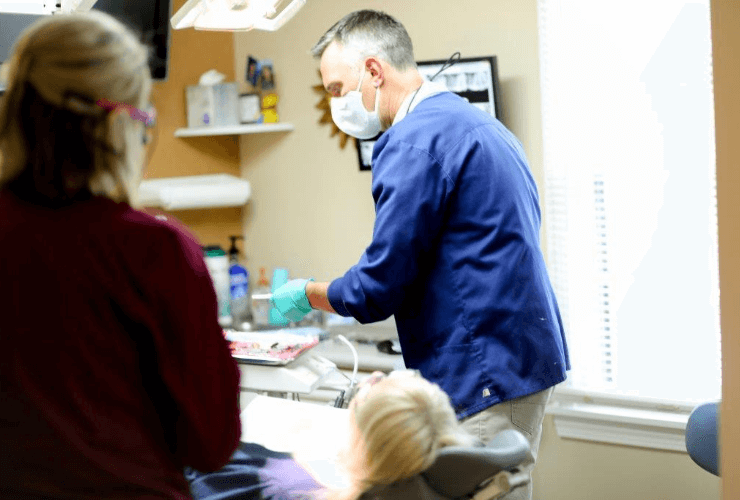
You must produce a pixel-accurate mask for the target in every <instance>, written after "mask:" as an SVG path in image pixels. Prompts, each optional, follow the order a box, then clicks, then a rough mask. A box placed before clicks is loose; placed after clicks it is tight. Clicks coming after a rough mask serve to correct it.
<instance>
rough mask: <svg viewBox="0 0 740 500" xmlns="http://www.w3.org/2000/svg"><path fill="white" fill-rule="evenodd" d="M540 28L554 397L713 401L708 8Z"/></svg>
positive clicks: (715, 356) (630, 7)
mask: <svg viewBox="0 0 740 500" xmlns="http://www.w3.org/2000/svg"><path fill="white" fill-rule="evenodd" d="M539 29H540V60H541V84H542V111H543V141H544V166H545V175H546V184H545V189H544V200H545V207H544V208H545V224H546V226H545V227H546V235H547V247H548V266H549V268H550V272H551V277H552V280H553V283H554V287H555V291H556V295H557V297H558V300H559V303H560V307H561V312H562V316H563V321H564V322H565V328H566V333H567V337H568V342H569V349H570V352H571V361H572V365H573V369H572V371H571V373H570V377H569V380H570V381H569V384H570V385H571V386H573V387H574V388H578V389H586V390H593V391H598V392H607V393H618V394H625V395H631V396H637V397H641V398H655V399H662V400H666V399H668V400H677V401H684V402H686V401H703V400H708V399H719V397H720V392H721V390H720V377H721V365H720V334H719V287H718V262H717V216H716V186H715V156H714V154H715V150H714V144H715V142H714V114H713V105H714V103H713V92H712V74H711V68H712V65H711V62H712V61H711V36H710V18H709V1H708V0H701V1H699V2H687V1H685V0H622V1H620V2H594V1H593V0H539Z"/></svg>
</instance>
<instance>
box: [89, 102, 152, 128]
mask: <svg viewBox="0 0 740 500" xmlns="http://www.w3.org/2000/svg"><path fill="white" fill-rule="evenodd" d="M95 104H97V105H98V106H100V107H101V108H103V109H105V110H108V111H123V112H126V113H128V115H129V116H130V117H131V118H133V119H134V120H139V121H140V122H142V123H143V124H144V125H145V126H146V127H153V126H154V124H155V123H156V119H157V112H156V110H155V108H154V106H152V105H151V104H150V105H149V107H148V108H147V110H146V111H142V110H141V109H139V108H135V107H133V106H131V105H130V104H126V103H122V102H116V101H109V100H108V99H100V100H98V101H97V102H96V103H95Z"/></svg>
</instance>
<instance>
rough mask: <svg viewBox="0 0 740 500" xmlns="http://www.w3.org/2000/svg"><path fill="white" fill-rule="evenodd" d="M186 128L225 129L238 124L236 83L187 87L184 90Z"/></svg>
mask: <svg viewBox="0 0 740 500" xmlns="http://www.w3.org/2000/svg"><path fill="white" fill-rule="evenodd" d="M185 99H186V102H187V108H188V127H225V126H229V125H238V124H239V113H238V110H239V91H238V88H237V84H236V82H232V83H219V84H216V85H189V86H187V87H186V88H185Z"/></svg>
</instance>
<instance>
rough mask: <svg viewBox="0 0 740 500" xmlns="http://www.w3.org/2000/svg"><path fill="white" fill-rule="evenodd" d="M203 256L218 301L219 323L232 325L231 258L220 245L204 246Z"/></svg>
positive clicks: (223, 325)
mask: <svg viewBox="0 0 740 500" xmlns="http://www.w3.org/2000/svg"><path fill="white" fill-rule="evenodd" d="M203 257H204V259H205V261H206V267H208V273H209V274H210V275H211V281H212V282H213V288H214V289H215V290H216V301H217V302H218V323H219V324H220V325H221V326H222V327H227V326H231V323H232V320H231V304H230V302H231V300H230V298H229V297H230V292H229V258H228V257H227V256H226V252H224V249H223V248H221V246H219V245H208V246H205V247H203Z"/></svg>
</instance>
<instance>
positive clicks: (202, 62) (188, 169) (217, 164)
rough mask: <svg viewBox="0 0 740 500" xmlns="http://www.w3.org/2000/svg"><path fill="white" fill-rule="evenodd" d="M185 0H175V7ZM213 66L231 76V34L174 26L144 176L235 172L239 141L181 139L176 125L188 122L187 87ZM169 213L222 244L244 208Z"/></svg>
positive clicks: (236, 230) (238, 230)
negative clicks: (179, 28)
mask: <svg viewBox="0 0 740 500" xmlns="http://www.w3.org/2000/svg"><path fill="white" fill-rule="evenodd" d="M184 3H185V0H174V2H173V10H172V11H173V12H176V11H177V9H179V8H180V7H181V6H182V5H183V4H184ZM209 69H216V70H218V71H219V72H221V73H223V74H225V75H227V79H228V80H231V81H233V79H234V35H232V34H231V33H223V32H203V31H195V30H192V29H188V30H177V31H175V30H173V31H172V40H171V44H170V61H169V77H168V79H167V81H164V82H156V83H155V84H154V88H153V90H152V102H153V103H154V105H155V106H156V107H157V111H158V120H159V122H158V125H157V133H158V137H157V142H156V144H154V146H155V147H154V151H153V153H152V158H151V160H150V162H149V165H148V166H147V171H146V174H147V176H148V178H150V179H154V178H159V177H179V176H186V175H201V174H221V173H224V174H231V175H236V176H239V142H238V140H237V138H235V137H227V136H224V137H194V138H187V139H179V138H176V137H175V136H174V134H175V130H177V129H178V128H181V127H185V126H186V125H187V114H186V108H185V87H186V86H187V85H194V84H196V83H197V82H198V78H199V77H200V75H201V74H202V73H204V72H206V71H208V70H209ZM172 215H174V216H175V217H177V218H178V219H180V220H181V221H182V222H183V223H185V224H187V226H188V227H189V228H190V229H192V231H193V232H194V233H195V235H196V236H197V237H198V239H199V240H200V241H201V242H202V243H203V244H210V243H214V244H220V245H221V246H223V247H224V248H228V247H227V246H226V245H227V244H228V242H229V239H228V236H229V235H230V234H242V209H241V208H238V207H236V208H219V209H204V210H179V211H175V212H172Z"/></svg>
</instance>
